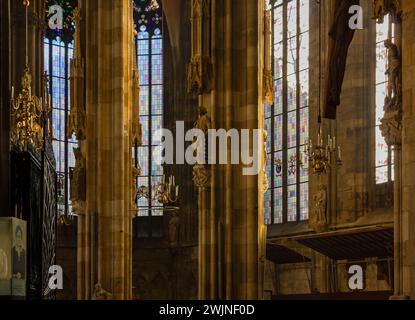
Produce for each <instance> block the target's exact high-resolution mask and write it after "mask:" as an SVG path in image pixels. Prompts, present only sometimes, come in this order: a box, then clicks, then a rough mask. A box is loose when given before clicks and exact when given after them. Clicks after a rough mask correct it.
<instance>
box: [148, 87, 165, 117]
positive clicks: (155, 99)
mask: <svg viewBox="0 0 415 320" xmlns="http://www.w3.org/2000/svg"><path fill="white" fill-rule="evenodd" d="M151 114H153V115H161V114H163V86H152V97H151Z"/></svg>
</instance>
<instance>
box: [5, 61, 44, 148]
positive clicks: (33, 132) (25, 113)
mask: <svg viewBox="0 0 415 320" xmlns="http://www.w3.org/2000/svg"><path fill="white" fill-rule="evenodd" d="M31 84H32V75H31V74H30V69H29V67H26V68H25V70H24V73H23V76H22V79H21V85H22V91H21V93H20V94H19V95H18V96H17V98H15V95H14V87H13V88H12V99H11V116H12V124H11V143H12V144H13V145H14V146H16V147H17V148H19V149H21V150H27V148H28V146H32V147H34V148H36V149H40V148H42V147H43V128H42V124H43V123H42V122H43V121H42V118H43V116H44V112H45V111H46V112H48V111H49V110H48V109H49V103H48V102H47V101H46V100H45V101H44V100H43V99H42V98H38V97H36V96H34V95H32V87H31ZM44 107H45V108H46V109H47V110H44V109H45V108H44Z"/></svg>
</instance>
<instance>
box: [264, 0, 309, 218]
mask: <svg viewBox="0 0 415 320" xmlns="http://www.w3.org/2000/svg"><path fill="white" fill-rule="evenodd" d="M267 7H268V10H270V11H271V17H272V20H271V21H272V42H271V43H272V44H273V47H272V63H273V68H272V69H273V70H272V71H273V78H274V81H275V99H274V104H273V105H268V104H265V106H264V109H265V110H264V114H265V127H266V130H267V131H268V143H267V153H268V164H267V172H268V176H269V177H270V184H271V187H270V190H269V191H268V192H267V193H266V194H265V203H264V217H265V223H266V224H281V223H287V222H299V221H304V220H307V219H308V212H309V188H308V180H309V177H308V162H307V161H305V160H304V150H305V145H306V144H307V141H308V138H309V0H269V1H268V4H267Z"/></svg>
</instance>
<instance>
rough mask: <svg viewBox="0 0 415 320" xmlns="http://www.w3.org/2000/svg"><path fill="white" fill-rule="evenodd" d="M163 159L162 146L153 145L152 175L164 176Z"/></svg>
mask: <svg viewBox="0 0 415 320" xmlns="http://www.w3.org/2000/svg"><path fill="white" fill-rule="evenodd" d="M161 160H162V147H161V146H160V147H153V148H152V161H151V175H152V176H162V175H163V166H162V165H160V164H159V163H161Z"/></svg>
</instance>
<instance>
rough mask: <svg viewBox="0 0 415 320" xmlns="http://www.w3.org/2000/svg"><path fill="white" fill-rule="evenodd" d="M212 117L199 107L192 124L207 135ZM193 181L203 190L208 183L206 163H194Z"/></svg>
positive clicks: (208, 174) (210, 127) (208, 175)
mask: <svg viewBox="0 0 415 320" xmlns="http://www.w3.org/2000/svg"><path fill="white" fill-rule="evenodd" d="M212 127H213V123H212V119H211V118H210V117H209V114H208V111H207V109H206V108H205V107H199V117H198V119H197V121H196V122H195V124H194V128H195V129H199V130H201V131H203V132H204V133H205V135H207V133H208V130H209V129H212ZM193 182H194V184H195V186H196V187H197V188H198V189H199V191H205V190H206V188H207V187H208V186H209V183H210V173H209V170H208V168H207V166H206V165H203V164H196V165H195V166H194V167H193Z"/></svg>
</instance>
